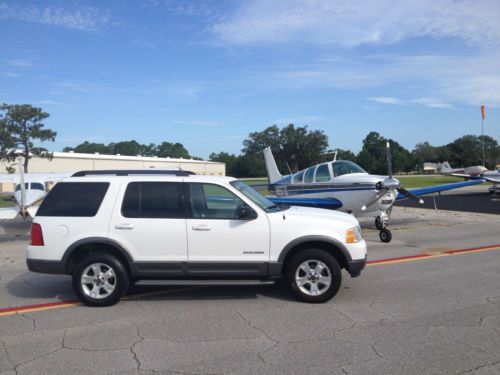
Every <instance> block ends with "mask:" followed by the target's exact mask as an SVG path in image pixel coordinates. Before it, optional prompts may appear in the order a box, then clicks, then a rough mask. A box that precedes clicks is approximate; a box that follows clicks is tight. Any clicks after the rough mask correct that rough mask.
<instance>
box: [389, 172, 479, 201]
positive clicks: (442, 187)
mask: <svg viewBox="0 0 500 375" xmlns="http://www.w3.org/2000/svg"><path fill="white" fill-rule="evenodd" d="M483 182H484V179H483V178H478V179H472V180H469V181H463V182H453V183H451V184H443V185H435V186H428V187H423V188H415V189H408V190H409V191H410V192H412V193H413V194H415V195H416V196H419V195H426V194H432V193H438V192H440V191H446V190H453V189H459V188H462V187H465V186H472V185H479V184H482V183H483ZM403 199H407V197H406V196H405V195H403V194H401V193H399V194H398V196H397V198H396V200H398V201H399V200H403Z"/></svg>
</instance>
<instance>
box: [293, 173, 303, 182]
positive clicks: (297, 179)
mask: <svg viewBox="0 0 500 375" xmlns="http://www.w3.org/2000/svg"><path fill="white" fill-rule="evenodd" d="M303 175H304V171H302V172H300V173H299V174H296V175H294V176H293V179H292V183H293V184H301V183H302V176H303Z"/></svg>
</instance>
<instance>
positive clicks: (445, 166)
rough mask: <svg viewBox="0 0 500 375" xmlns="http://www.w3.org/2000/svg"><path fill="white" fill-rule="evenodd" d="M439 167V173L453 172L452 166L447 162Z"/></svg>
mask: <svg viewBox="0 0 500 375" xmlns="http://www.w3.org/2000/svg"><path fill="white" fill-rule="evenodd" d="M438 167H439V172H441V173H446V172H451V170H452V169H451V165H450V163H448V162H447V161H445V162H443V163H442V164H438Z"/></svg>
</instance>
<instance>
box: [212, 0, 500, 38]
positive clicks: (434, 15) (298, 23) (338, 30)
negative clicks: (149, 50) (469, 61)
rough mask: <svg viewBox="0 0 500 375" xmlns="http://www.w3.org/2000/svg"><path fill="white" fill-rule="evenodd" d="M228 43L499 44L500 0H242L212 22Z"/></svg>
mask: <svg viewBox="0 0 500 375" xmlns="http://www.w3.org/2000/svg"><path fill="white" fill-rule="evenodd" d="M212 32H213V34H214V36H215V37H216V39H218V40H219V41H220V42H221V43H223V44H231V45H249V44H269V43H271V44H277V43H297V42H302V43H312V44H316V45H336V46H342V47H353V46H358V45H361V44H391V43H395V42H398V41H400V40H403V39H408V38H415V37H432V38H435V39H440V38H446V37H452V38H459V39H461V40H463V41H464V42H465V43H467V44H469V45H489V44H498V43H499V41H500V7H499V6H498V2H497V0H476V1H474V2H471V1H467V0H440V1H435V0H408V1H404V2H399V3H394V1H392V0H378V1H363V0H337V1H333V0H314V1H303V0H290V1H281V0H256V1H247V2H240V3H238V6H237V7H236V9H235V10H234V11H233V12H232V13H230V14H229V15H227V16H226V17H224V18H222V19H221V20H219V21H218V22H217V23H215V24H214V25H213V27H212Z"/></svg>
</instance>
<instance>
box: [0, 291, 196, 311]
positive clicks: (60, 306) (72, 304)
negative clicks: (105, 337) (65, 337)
mask: <svg viewBox="0 0 500 375" xmlns="http://www.w3.org/2000/svg"><path fill="white" fill-rule="evenodd" d="M201 288H206V286H192V287H186V288H177V289H173V290H157V291H154V292H146V293H139V294H133V295H129V296H125V297H124V298H122V300H123V301H131V300H135V299H137V298H143V297H149V296H157V295H162V294H172V293H177V292H181V291H191V290H195V289H201ZM75 306H84V304H83V303H81V302H61V303H60V304H57V305H54V306H43V307H33V308H32V309H29V308H28V309H27V308H23V309H19V310H15V309H13V310H10V311H5V312H0V317H1V316H9V315H17V314H24V313H28V312H39V311H47V310H57V309H64V308H67V307H75Z"/></svg>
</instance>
